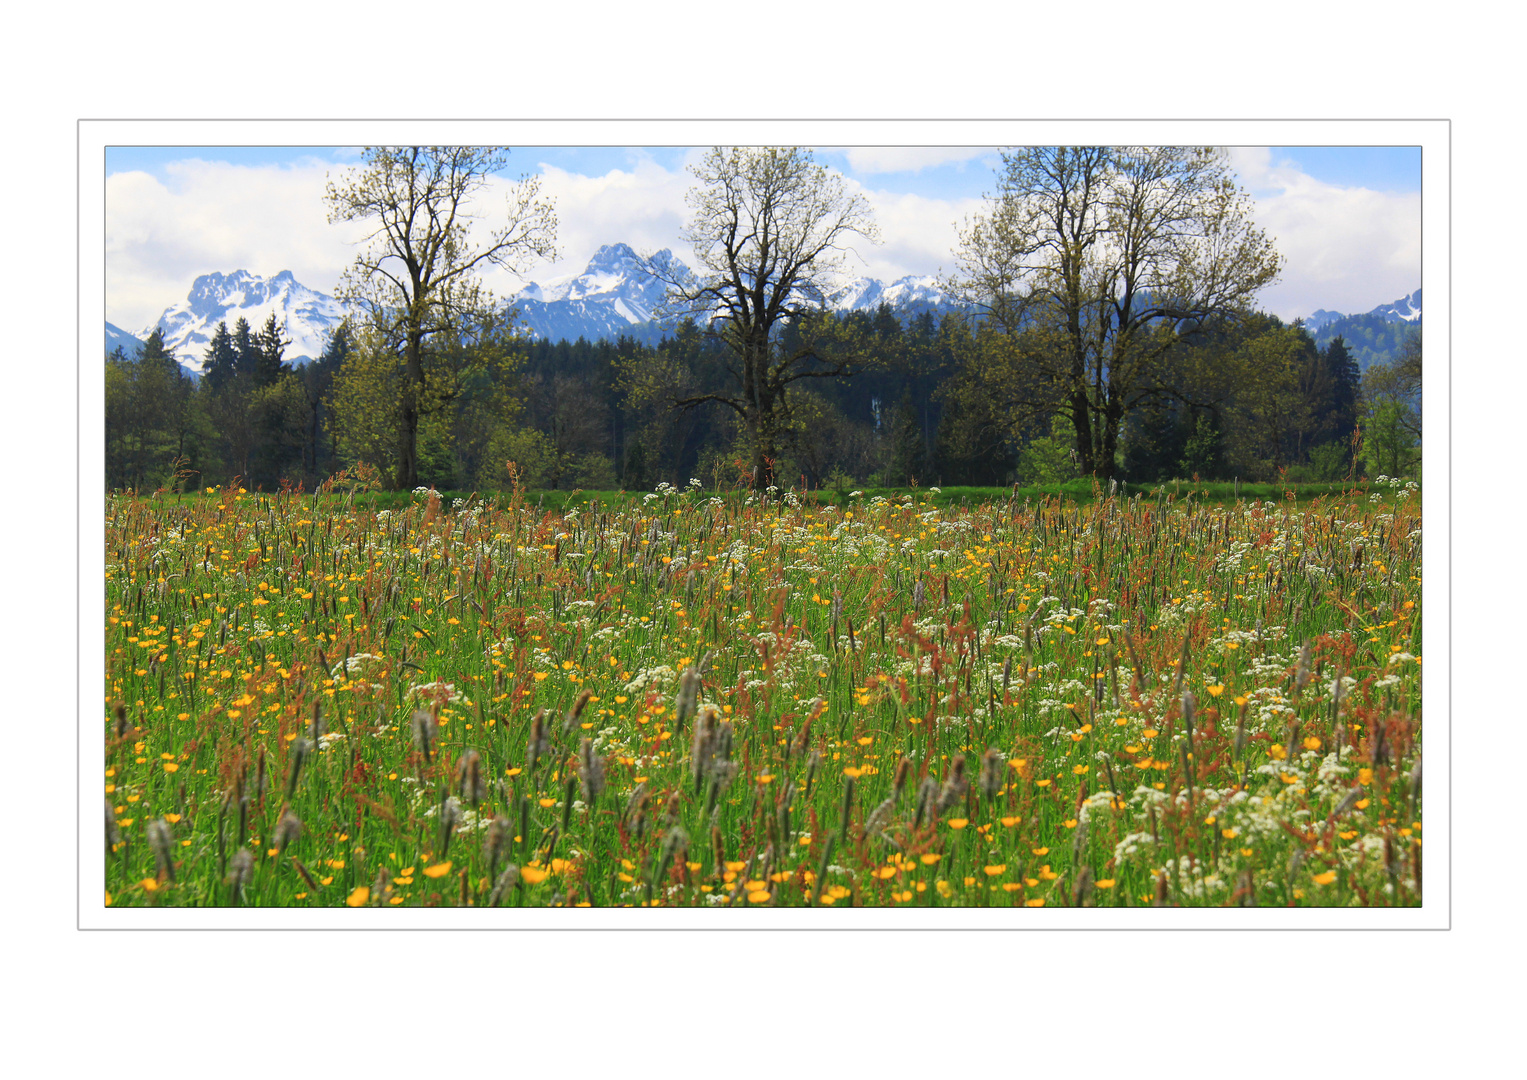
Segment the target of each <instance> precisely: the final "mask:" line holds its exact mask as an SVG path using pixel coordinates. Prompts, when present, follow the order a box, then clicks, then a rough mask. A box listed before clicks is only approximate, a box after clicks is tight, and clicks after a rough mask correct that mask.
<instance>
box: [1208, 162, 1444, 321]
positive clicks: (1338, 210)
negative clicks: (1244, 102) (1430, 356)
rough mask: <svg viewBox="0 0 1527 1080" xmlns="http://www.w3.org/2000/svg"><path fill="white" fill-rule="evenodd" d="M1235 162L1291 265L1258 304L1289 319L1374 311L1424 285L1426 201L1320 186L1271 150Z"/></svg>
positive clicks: (1259, 216)
mask: <svg viewBox="0 0 1527 1080" xmlns="http://www.w3.org/2000/svg"><path fill="white" fill-rule="evenodd" d="M1230 161H1231V165H1232V167H1233V168H1234V169H1235V170H1236V173H1237V175H1238V176H1239V177H1240V179H1241V182H1242V183H1243V185H1244V186H1245V187H1246V188H1247V189H1248V190H1249V191H1250V192H1251V194H1252V198H1253V199H1254V200H1255V201H1256V211H1255V215H1254V216H1255V220H1256V222H1257V224H1258V225H1259V226H1261V227H1262V228H1263V229H1265V230H1267V232H1268V234H1269V235H1271V236H1272V237H1273V238H1274V240H1275V242H1276V244H1277V247H1278V251H1279V252H1280V253H1282V255H1283V256H1284V257H1285V259H1286V260H1287V262H1286V265H1285V269H1284V273H1283V280H1281V281H1280V282H1279V283H1278V284H1276V285H1273V286H1272V287H1270V288H1268V289H1266V290H1265V291H1264V292H1263V293H1262V295H1261V297H1260V302H1261V305H1262V306H1263V307H1265V308H1266V309H1267V310H1269V311H1272V312H1273V313H1274V314H1276V315H1278V316H1279V317H1281V318H1284V319H1289V320H1291V319H1294V318H1297V317H1299V316H1302V315H1309V314H1310V313H1311V312H1313V311H1315V310H1316V309H1317V308H1327V309H1329V310H1332V311H1340V312H1343V313H1346V314H1354V313H1358V312H1364V311H1370V310H1372V309H1373V308H1375V307H1377V306H1378V305H1380V304H1385V303H1388V302H1390V301H1392V300H1397V299H1399V298H1400V297H1402V296H1405V295H1407V294H1409V293H1410V292H1412V291H1413V290H1415V289H1417V288H1420V286H1421V196H1420V195H1419V194H1415V193H1409V194H1406V193H1394V192H1381V191H1370V190H1368V189H1367V188H1360V187H1338V186H1336V185H1334V184H1327V183H1323V182H1322V181H1320V180H1317V179H1315V178H1314V177H1311V176H1309V175H1307V174H1306V173H1304V172H1302V171H1300V169H1299V168H1298V167H1297V166H1296V165H1294V164H1293V163H1292V162H1289V161H1274V160H1273V157H1272V153H1271V151H1270V150H1269V149H1268V148H1266V147H1236V148H1234V149H1232V150H1231V151H1230Z"/></svg>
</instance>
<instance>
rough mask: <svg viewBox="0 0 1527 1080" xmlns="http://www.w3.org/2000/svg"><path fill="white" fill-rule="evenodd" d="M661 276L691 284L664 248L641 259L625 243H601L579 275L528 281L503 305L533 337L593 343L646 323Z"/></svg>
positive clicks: (658, 298)
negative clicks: (515, 313) (507, 305)
mask: <svg viewBox="0 0 1527 1080" xmlns="http://www.w3.org/2000/svg"><path fill="white" fill-rule="evenodd" d="M665 277H672V278H674V279H676V280H678V281H682V282H686V283H687V282H692V281H693V280H694V274H693V273H691V272H690V270H689V268H688V267H687V266H685V265H684V263H683V262H681V261H680V260H678V259H676V258H674V255H673V252H671V251H669V250H668V249H667V248H664V249H663V250H662V251H659V252H658V253H657V254H656V255H653V256H651V257H650V258H643V257H642V256H640V255H638V254H637V253H636V252H635V251H633V250H631V248H630V246H628V245H626V244H606V245H604V246H603V247H601V248H600V249H599V250H598V251H596V252H595V253H594V257H593V258H592V259H590V260H589V263H588V266H587V267H585V268H584V270H583V273H581V274H573V275H571V276H568V277H560V278H553V279H551V280H550V281H545V282H531V283H530V284H529V285H527V286H526V287H525V288H523V289H521V290H520V291H519V292H517V293H515V294H514V295H512V296H510V297H509V302H510V303H512V304H513V305H514V306H515V308H516V309H517V310H518V312H519V321H520V325H521V326H522V327H524V328H525V329H526V330H528V331H529V332H530V334H531V335H532V336H534V337H540V338H547V339H549V340H552V341H559V340H561V339H563V338H566V339H568V340H569V341H572V340H576V339H577V338H580V337H583V338H587V339H588V340H590V341H596V340H598V339H600V338H613V337H617V336H619V335H620V334H623V333H629V332H630V331H631V329H632V328H633V327H638V326H642V325H643V324H647V323H651V322H652V320H653V319H655V318H656V317H657V316H656V312H657V308H658V305H659V304H661V303H662V301H663V293H664V292H665V291H666V290H667V288H668V285H667V282H666V281H664V278H665ZM654 329H655V328H654Z"/></svg>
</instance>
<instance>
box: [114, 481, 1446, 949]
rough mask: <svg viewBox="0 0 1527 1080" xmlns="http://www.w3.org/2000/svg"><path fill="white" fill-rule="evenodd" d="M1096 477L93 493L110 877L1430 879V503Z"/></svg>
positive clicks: (1315, 899) (1057, 895)
mask: <svg viewBox="0 0 1527 1080" xmlns="http://www.w3.org/2000/svg"><path fill="white" fill-rule="evenodd" d="M988 494H990V493H988ZM1088 494H1089V498H1088V499H1087V500H1086V501H1082V500H1081V499H1079V498H1073V497H1070V493H1069V492H1066V493H1063V494H1061V495H1056V496H1052V497H1048V498H1042V497H1038V494H1037V493H1036V495H1035V496H1034V497H1026V496H1025V495H1024V493H1023V492H1019V493H1018V494H1017V495H1016V496H1015V495H1014V493H1013V492H1011V491H1004V492H998V493H995V497H989V498H983V497H981V495H980V493H979V492H970V491H968V490H962V489H946V490H945V491H944V492H942V493H939V494H938V495H936V496H933V497H931V498H930V497H929V495H928V494H927V493H926V492H911V493H897V494H896V495H895V496H894V497H886V496H878V497H877V495H876V494H875V493H873V492H865V493H864V494H862V495H859V496H855V497H853V498H852V499H850V500H848V501H849V502H850V503H851V505H850V506H848V507H846V508H845V507H838V506H826V505H821V504H818V503H816V502H814V501H812V500H806V501H804V502H803V501H800V500H798V499H795V498H794V497H792V498H791V499H788V500H786V501H784V502H760V501H759V500H757V499H749V498H747V497H745V496H740V495H738V496H731V497H727V498H713V497H712V496H710V495H708V494H705V493H690V494H685V493H672V494H668V495H663V496H655V497H651V498H647V497H637V496H625V497H624V498H614V497H611V496H610V495H609V494H608V493H598V494H594V495H592V496H590V495H587V494H586V495H585V496H581V497H580V499H583V500H586V501H579V502H577V503H572V502H570V501H569V502H557V501H554V500H553V499H552V498H551V497H550V493H549V495H548V497H547V498H546V499H544V500H542V499H541V498H540V497H539V496H532V497H511V498H508V499H504V500H502V501H490V500H485V499H479V500H477V501H476V502H475V503H474V504H473V505H472V506H471V507H461V508H458V509H457V511H456V512H454V513H452V512H450V510H451V496H449V494H447V498H446V499H445V500H443V501H437V500H426V499H423V498H409V499H406V500H401V501H395V500H394V499H392V498H391V497H385V496H373V495H372V494H370V493H362V494H359V495H357V496H355V497H353V498H352V497H349V496H347V495H345V494H344V493H340V492H334V491H329V492H326V493H323V494H320V495H319V496H316V497H315V496H300V495H291V494H281V495H259V494H250V493H243V494H240V493H237V492H221V491H214V492H210V493H209V492H202V493H199V494H196V495H191V496H185V497H181V498H177V499H158V500H138V499H133V498H130V497H125V496H118V497H112V498H110V499H108V500H107V504H106V518H107V567H106V588H107V611H108V621H107V625H106V626H105V628H104V636H105V642H104V644H105V651H106V659H107V671H106V686H105V687H104V698H103V704H104V707H103V711H102V718H103V726H104V763H103V768H104V771H105V776H104V784H105V785H106V789H107V790H106V805H107V812H106V817H107V827H106V828H107V836H106V848H105V851H104V854H103V858H104V859H105V863H106V881H107V892H108V896H109V899H108V902H109V903H111V904H113V905H119V906H123V905H188V906H190V905H230V904H241V905H261V906H297V907H301V906H344V905H346V904H347V903H348V904H350V905H356V906H358V905H361V904H365V905H378V904H380V905H383V906H421V905H422V906H437V905H474V906H485V905H489V904H502V905H509V906H515V905H523V906H546V905H558V906H563V905H567V906H572V905H578V904H588V905H592V906H613V905H635V906H641V905H647V904H652V905H663V906H686V905H692V906H701V907H720V906H727V907H742V906H756V905H769V906H776V905H777V906H795V905H811V906H817V907H825V906H890V907H895V906H912V905H916V906H924V905H926V906H952V905H960V906H1003V907H1009V906H1040V905H1051V906H1053V905H1069V904H1073V903H1080V904H1084V905H1097V906H1139V905H1151V904H1165V905H1178V904H1181V905H1209V906H1220V905H1236V904H1243V903H1257V904H1261V905H1271V904H1276V905H1283V904H1294V905H1355V904H1371V905H1414V904H1418V903H1419V902H1420V886H1421V882H1420V865H1421V864H1420V828H1421V798H1420V792H1419V783H1413V778H1415V779H1418V776H1419V774H1418V773H1417V772H1415V767H1416V763H1417V762H1418V761H1419V754H1420V745H1421V673H1420V667H1421V660H1420V656H1419V653H1420V625H1421V607H1420V603H1421V592H1420V578H1421V569H1420V567H1421V542H1420V534H1419V528H1420V517H1419V513H1420V511H1419V499H1418V497H1417V496H1416V495H1415V494H1414V492H1406V491H1403V490H1395V489H1392V488H1390V487H1385V488H1383V489H1381V490H1376V491H1374V492H1371V493H1368V494H1356V493H1353V494H1348V495H1346V496H1344V497H1326V496H1321V497H1317V498H1314V499H1311V500H1309V501H1303V500H1298V501H1296V500H1289V499H1284V498H1271V497H1270V498H1265V499H1264V498H1259V497H1256V496H1255V495H1254V494H1253V493H1248V490H1247V489H1246V488H1244V487H1243V489H1242V497H1241V499H1240V500H1239V501H1235V502H1231V503H1216V502H1215V501H1214V498H1215V497H1214V495H1213V492H1212V490H1211V491H1210V493H1209V494H1207V495H1204V496H1199V497H1193V498H1188V497H1187V494H1186V492H1184V493H1183V495H1182V496H1181V497H1179V496H1178V495H1177V494H1176V493H1175V492H1159V493H1143V494H1141V496H1140V497H1139V498H1138V499H1137V498H1134V497H1133V493H1127V494H1128V495H1129V497H1126V498H1119V499H1103V500H1092V499H1091V498H1090V485H1089V488H1088ZM1168 496H1170V497H1168ZM373 500H374V501H373ZM697 666H698V667H699V671H698V672H695V669H696V667H697ZM691 673H693V674H691ZM696 674H697V675H698V676H699V677H698V678H696V677H695V676H696ZM1339 676H1341V677H1342V679H1341V682H1340V686H1341V691H1342V692H1341V698H1340V700H1339V701H1338V700H1336V699H1335V696H1334V694H1333V690H1334V684H1336V682H1337V679H1338V677H1339ZM686 677H687V679H686ZM1187 695H1191V700H1185V698H1186V697H1187ZM118 703H120V705H119V704H118ZM1189 707H1191V708H1192V714H1191V718H1190V716H1189V715H1188V714H1187V712H1186V710H1187V709H1188V708H1189ZM537 731H539V738H538V737H537V736H536V732H537ZM898 778H900V786H899V787H898ZM443 821H447V822H450V823H451V827H450V828H446V827H444V826H443V824H442V822H443ZM246 852H247V854H242V853H246ZM716 917H717V919H718V920H724V919H725V918H726V916H724V915H721V914H719V913H718V915H717V916H716Z"/></svg>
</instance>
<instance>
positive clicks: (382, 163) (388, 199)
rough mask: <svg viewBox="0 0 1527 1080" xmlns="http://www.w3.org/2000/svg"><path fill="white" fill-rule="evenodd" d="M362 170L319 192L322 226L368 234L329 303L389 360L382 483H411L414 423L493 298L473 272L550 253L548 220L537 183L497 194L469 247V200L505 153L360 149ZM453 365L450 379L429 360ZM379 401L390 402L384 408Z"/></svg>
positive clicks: (551, 221) (448, 383) (553, 224)
mask: <svg viewBox="0 0 1527 1080" xmlns="http://www.w3.org/2000/svg"><path fill="white" fill-rule="evenodd" d="M362 160H363V162H364V165H363V167H362V168H360V169H358V170H353V171H352V172H350V173H349V174H347V175H346V176H344V177H343V178H341V179H340V180H338V181H331V182H330V183H329V184H328V185H327V187H326V189H325V195H324V198H325V202H326V203H327V204H328V208H329V220H330V222H337V221H356V220H361V221H367V222H372V223H375V229H374V230H373V231H372V232H371V233H370V235H369V236H368V237H367V238H366V240H365V241H364V243H363V246H362V249H361V251H360V253H359V254H358V255H357V256H356V259H355V262H354V264H353V265H352V266H351V267H350V269H349V270H348V271H346V273H345V276H344V278H343V279H342V281H341V283H340V295H341V298H342V299H344V300H346V301H348V302H350V303H352V304H354V305H356V306H358V307H359V308H361V309H362V310H363V311H365V312H366V313H367V315H368V316H369V318H370V322H371V326H372V330H373V334H372V336H371V337H370V338H369V342H370V344H371V346H372V347H373V348H376V349H380V350H383V351H385V352H387V353H388V354H390V355H391V357H392V362H393V363H395V364H396V366H397V368H398V373H397V377H396V378H395V379H393V380H392V383H391V385H392V389H393V393H394V396H395V399H396V410H395V411H396V424H395V431H396V437H397V451H396V455H395V458H396V465H395V473H394V482H395V483H396V485H397V486H398V487H401V488H411V487H413V486H414V485H415V484H416V483H417V482H418V479H419V455H418V440H419V430H420V422H421V419H422V418H423V417H424V416H426V415H427V414H428V413H429V412H430V411H431V410H432V409H433V408H435V407H437V406H438V404H439V402H440V401H441V400H442V399H443V398H448V397H449V396H450V395H451V394H452V393H453V392H454V390H455V387H454V377H455V376H456V375H459V373H460V364H459V361H460V359H461V355H462V349H463V348H464V347H465V348H469V347H470V346H471V344H472V341H473V339H472V335H473V334H474V333H476V332H479V331H480V329H481V326H482V324H483V323H484V320H485V319H487V320H488V321H489V322H492V315H493V308H494V300H493V296H492V293H491V292H489V291H488V290H487V289H486V288H485V287H484V286H483V285H482V283H481V280H480V278H479V276H478V275H480V274H481V273H482V272H483V271H485V270H487V269H488V268H489V267H490V266H499V267H503V268H506V269H510V270H514V271H516V272H518V271H521V270H524V269H526V268H528V267H529V265H530V264H531V263H532V262H533V261H534V260H536V259H541V258H552V257H554V256H555V254H556V230H557V217H556V213H555V211H554V209H553V207H552V205H551V204H550V203H549V202H546V201H543V200H542V199H540V197H539V193H540V188H539V182H538V181H536V180H535V179H533V178H526V179H524V180H522V181H520V182H519V183H518V184H513V185H510V186H509V187H508V191H507V198H506V206H505V213H504V217H503V218H501V219H500V222H499V223H498V224H497V225H496V226H494V227H490V228H489V229H488V231H487V235H486V236H485V237H483V238H481V239H479V238H478V237H477V236H476V235H474V233H473V230H472V229H471V228H470V223H471V222H472V221H473V220H474V211H473V201H474V199H475V197H476V196H477V195H478V194H479V193H481V192H482V191H483V190H485V189H486V188H487V187H488V186H489V185H490V182H492V180H493V178H494V177H495V176H496V174H498V173H499V172H500V171H501V170H502V169H503V168H504V166H505V165H506V164H507V151H506V150H504V149H503V148H500V147H481V146H371V147H367V148H366V150H365V153H364V155H363V159H362ZM447 358H454V359H455V360H456V361H458V362H457V363H455V364H453V365H450V366H451V369H452V370H451V377H450V378H446V379H441V378H439V377H438V371H439V368H440V366H441V361H442V360H445V359H447ZM389 400H391V399H389Z"/></svg>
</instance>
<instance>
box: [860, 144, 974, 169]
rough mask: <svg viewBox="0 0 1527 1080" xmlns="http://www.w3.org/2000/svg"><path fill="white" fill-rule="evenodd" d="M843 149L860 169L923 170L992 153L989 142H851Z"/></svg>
mask: <svg viewBox="0 0 1527 1080" xmlns="http://www.w3.org/2000/svg"><path fill="white" fill-rule="evenodd" d="M843 153H844V154H845V155H846V156H847V157H848V165H849V168H851V169H852V170H853V171H854V172H856V173H863V174H872V173H888V172H921V171H922V170H923V169H931V168H937V167H938V166H940V165H959V164H963V163H965V162H968V161H974V160H975V159H977V158H981V157H985V156H987V155H989V154H991V153H992V148H991V147H989V146H849V147H845V148H844V150H843Z"/></svg>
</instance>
